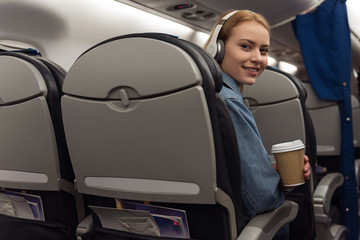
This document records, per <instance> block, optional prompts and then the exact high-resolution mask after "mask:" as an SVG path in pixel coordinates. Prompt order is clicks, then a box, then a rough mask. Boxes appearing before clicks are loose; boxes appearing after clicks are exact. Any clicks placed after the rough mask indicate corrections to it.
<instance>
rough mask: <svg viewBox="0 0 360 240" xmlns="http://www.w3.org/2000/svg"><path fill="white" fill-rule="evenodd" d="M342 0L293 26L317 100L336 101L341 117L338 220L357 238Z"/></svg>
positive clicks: (347, 51)
mask: <svg viewBox="0 0 360 240" xmlns="http://www.w3.org/2000/svg"><path fill="white" fill-rule="evenodd" d="M345 2H346V0H345V1H344V0H326V1H324V2H323V3H322V4H321V5H320V6H319V7H318V8H317V9H316V11H314V12H311V13H308V14H305V15H299V16H297V17H296V20H294V21H293V23H292V24H293V29H294V32H295V35H296V37H297V39H298V41H299V44H300V47H301V52H302V55H303V59H304V62H305V66H306V71H307V73H308V76H309V80H310V83H311V85H312V87H313V89H314V91H315V93H316V94H317V96H318V97H319V98H321V99H327V100H334V101H338V103H339V109H340V118H341V156H340V166H339V171H340V172H341V173H342V174H343V176H344V185H343V187H342V188H341V194H340V195H341V196H340V203H341V218H342V223H343V224H344V225H345V226H346V227H347V228H348V229H349V230H350V233H349V235H348V238H347V239H354V240H355V239H356V240H357V239H358V209H357V193H356V179H355V170H354V148H353V129H352V116H351V96H350V94H351V91H350V80H351V40H350V29H349V24H348V18H347V10H346V4H345Z"/></svg>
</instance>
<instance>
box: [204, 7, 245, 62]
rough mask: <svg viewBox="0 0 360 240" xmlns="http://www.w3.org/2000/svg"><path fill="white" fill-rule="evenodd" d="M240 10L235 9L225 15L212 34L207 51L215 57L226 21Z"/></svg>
mask: <svg viewBox="0 0 360 240" xmlns="http://www.w3.org/2000/svg"><path fill="white" fill-rule="evenodd" d="M238 11H239V10H235V11H232V12H229V13H228V14H226V15H225V16H224V17H222V19H221V22H220V23H219V24H218V25H216V27H215V29H214V32H213V34H212V36H211V39H210V42H209V44H208V46H207V47H206V51H207V52H208V53H209V54H210V55H211V56H213V57H215V56H216V54H217V53H218V47H217V45H218V44H217V38H218V37H219V33H220V31H221V28H222V27H223V25H224V23H225V22H226V21H227V20H228V19H229V18H230V17H231V16H232V15H234V14H235V13H237V12H238Z"/></svg>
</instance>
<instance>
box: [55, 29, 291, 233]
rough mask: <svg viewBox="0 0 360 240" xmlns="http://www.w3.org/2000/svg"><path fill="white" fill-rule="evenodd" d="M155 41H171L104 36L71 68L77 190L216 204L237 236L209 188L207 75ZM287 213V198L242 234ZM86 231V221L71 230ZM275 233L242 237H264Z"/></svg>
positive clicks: (216, 192) (212, 163) (222, 199)
mask: <svg viewBox="0 0 360 240" xmlns="http://www.w3.org/2000/svg"><path fill="white" fill-rule="evenodd" d="M152 36H155V37H154V38H152ZM161 39H171V41H172V42H176V40H175V39H174V38H173V37H169V36H167V35H166V36H165V37H164V36H160V37H159V35H156V34H155V35H152V34H148V35H147V34H143V35H141V34H140V35H135V36H126V37H121V38H115V39H110V40H108V41H105V42H103V43H101V44H99V45H97V46H95V47H94V48H92V49H90V50H89V51H87V52H85V53H84V54H83V55H82V56H81V57H80V58H79V59H78V60H77V61H76V62H75V63H74V65H73V66H72V67H71V68H70V70H69V72H68V74H67V77H66V79H65V81H64V88H63V90H64V92H65V95H64V96H63V97H62V109H63V119H64V127H65V133H66V138H67V142H68V146H69V151H70V156H71V160H72V163H73V166H74V171H75V175H76V182H77V187H78V190H79V191H80V192H81V193H85V194H91V195H97V196H106V197H112V198H120V199H132V200H145V201H157V202H168V203H182V204H184V203H185V204H202V205H214V204H220V205H221V206H223V207H225V209H226V210H227V213H228V221H229V227H230V235H231V239H236V238H237V229H236V224H235V212H234V203H233V201H232V199H231V198H230V196H228V195H227V194H226V193H225V192H224V191H223V190H222V189H220V188H219V187H218V185H217V168H216V167H217V164H216V155H215V147H214V145H215V143H214V136H213V125H212V124H213V123H212V122H211V121H212V120H211V119H210V114H209V109H208V103H207V98H206V96H205V94H204V86H203V85H202V84H203V81H204V79H203V78H204V76H205V75H206V72H207V71H208V70H206V69H205V70H204V69H201V68H200V67H199V65H201V64H204V63H206V62H205V60H204V59H206V58H208V59H210V57H209V56H208V55H206V54H205V52H203V50H202V49H200V48H198V47H195V46H193V45H192V47H191V49H193V50H192V51H194V50H195V52H192V54H193V55H190V54H189V52H186V51H184V50H183V48H181V47H180V46H179V45H180V44H179V45H176V44H173V43H170V42H166V40H161ZM178 41H179V42H180V40H178ZM181 44H185V45H187V44H189V45H190V43H186V42H185V41H183V42H181ZM188 51H189V50H188ZM190 52H191V51H190ZM203 54H205V57H204V55H203ZM194 56H196V57H194ZM195 58H198V59H197V61H198V62H195V60H194V59H195ZM211 60H212V59H211ZM199 62H200V63H201V64H199ZM211 62H212V64H216V63H215V61H211ZM202 66H203V65H202ZM207 67H208V66H207ZM212 67H214V66H212ZM215 69H216V68H215ZM204 72H205V73H204ZM207 81H208V82H209V83H207V84H210V85H213V84H214V83H213V82H212V81H214V80H212V79H210V80H207ZM217 81H219V80H217ZM213 87H214V86H212V87H210V88H213ZM213 91H214V90H213ZM224 107H225V105H224ZM296 214H297V204H295V203H293V202H289V201H286V202H285V203H284V204H283V205H282V206H281V207H279V210H278V211H277V212H274V213H273V214H272V215H267V216H266V217H264V219H263V221H256V219H258V218H260V219H261V215H260V216H258V217H257V218H256V219H255V220H254V222H253V223H252V226H251V228H250V231H251V229H253V230H254V231H257V232H262V231H263V230H264V229H263V227H264V226H269V224H270V222H271V221H273V220H274V219H277V220H276V221H278V220H279V221H280V222H282V223H286V222H289V221H291V220H292V219H293V218H294V217H295V216H296ZM91 225H92V222H91V219H90V220H89V219H86V220H85V221H84V222H83V223H81V224H80V225H79V228H78V233H79V234H82V233H84V232H87V231H89V230H90V229H91ZM270 225H271V224H270ZM280 226H281V225H280ZM280 226H278V225H276V224H275V225H271V227H267V228H266V234H263V235H261V234H260V235H257V234H255V235H254V236H253V237H252V238H247V239H271V238H272V236H273V235H274V234H275V233H276V231H277V229H278V228H279V227H280ZM240 239H244V238H240Z"/></svg>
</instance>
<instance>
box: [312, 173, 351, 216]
mask: <svg viewBox="0 0 360 240" xmlns="http://www.w3.org/2000/svg"><path fill="white" fill-rule="evenodd" d="M343 182H344V177H343V176H342V175H341V174H340V173H329V174H326V175H325V176H324V177H323V178H322V179H321V181H320V182H319V184H318V185H317V187H316V189H315V191H314V195H313V201H314V212H315V217H316V220H317V221H319V222H328V216H329V213H330V205H331V199H332V196H333V194H334V192H335V190H336V189H337V188H338V187H340V186H341V185H342V184H343Z"/></svg>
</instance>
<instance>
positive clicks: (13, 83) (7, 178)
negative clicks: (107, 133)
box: [0, 51, 84, 240]
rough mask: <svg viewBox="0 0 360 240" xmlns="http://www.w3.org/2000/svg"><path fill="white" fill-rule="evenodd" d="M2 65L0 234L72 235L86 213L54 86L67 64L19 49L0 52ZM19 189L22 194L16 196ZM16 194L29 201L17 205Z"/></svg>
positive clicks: (32, 236)
mask: <svg viewBox="0 0 360 240" xmlns="http://www.w3.org/2000/svg"><path fill="white" fill-rule="evenodd" d="M45 61H46V62H48V64H49V66H50V65H51V67H52V68H53V69H54V70H53V71H50V70H49V68H48V67H47V66H46V65H45V64H44V63H43V62H45ZM0 69H1V74H2V77H1V80H0V85H1V86H0V132H1V134H0V186H1V188H2V189H1V192H0V194H1V201H2V203H6V204H5V205H2V209H1V213H2V214H0V222H1V224H0V234H1V236H2V238H4V239H15V240H17V239H59V240H60V239H64V240H65V239H66V240H68V239H75V238H76V234H75V230H76V226H77V224H78V215H79V216H82V215H84V214H81V197H80V196H79V194H78V193H76V191H75V188H74V184H73V180H74V173H73V170H72V166H71V162H70V159H69V154H68V151H67V146H66V142H65V136H64V132H63V127H62V119H61V110H60V95H59V91H58V89H59V88H58V87H59V86H61V84H62V79H63V78H64V77H65V70H63V69H62V68H61V67H60V66H58V65H56V64H55V63H51V62H49V61H47V60H46V59H43V58H40V57H39V58H37V57H34V56H29V55H27V54H24V53H21V52H20V51H18V52H11V51H3V52H0ZM55 69H57V70H56V71H55ZM56 80H57V81H59V82H58V83H57V82H56ZM60 80H61V81H60ZM4 192H6V194H4ZM19 192H21V193H25V194H26V195H25V197H23V198H21V197H17V196H16V195H18V194H19ZM14 194H15V196H13V195H14ZM34 196H40V197H41V200H39V198H37V197H34ZM28 198H29V199H30V200H31V201H30V200H29V199H28ZM19 199H20V200H21V202H23V203H26V202H25V201H24V199H26V200H28V201H30V202H32V204H31V205H29V204H28V203H26V204H21V205H19V204H18V203H16V202H17V201H20V200H19ZM41 202H42V204H41ZM29 206H32V211H30V208H29ZM36 206H37V207H36ZM4 208H5V209H4ZM78 212H79V214H77V213H78ZM79 219H80V218H79Z"/></svg>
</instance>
